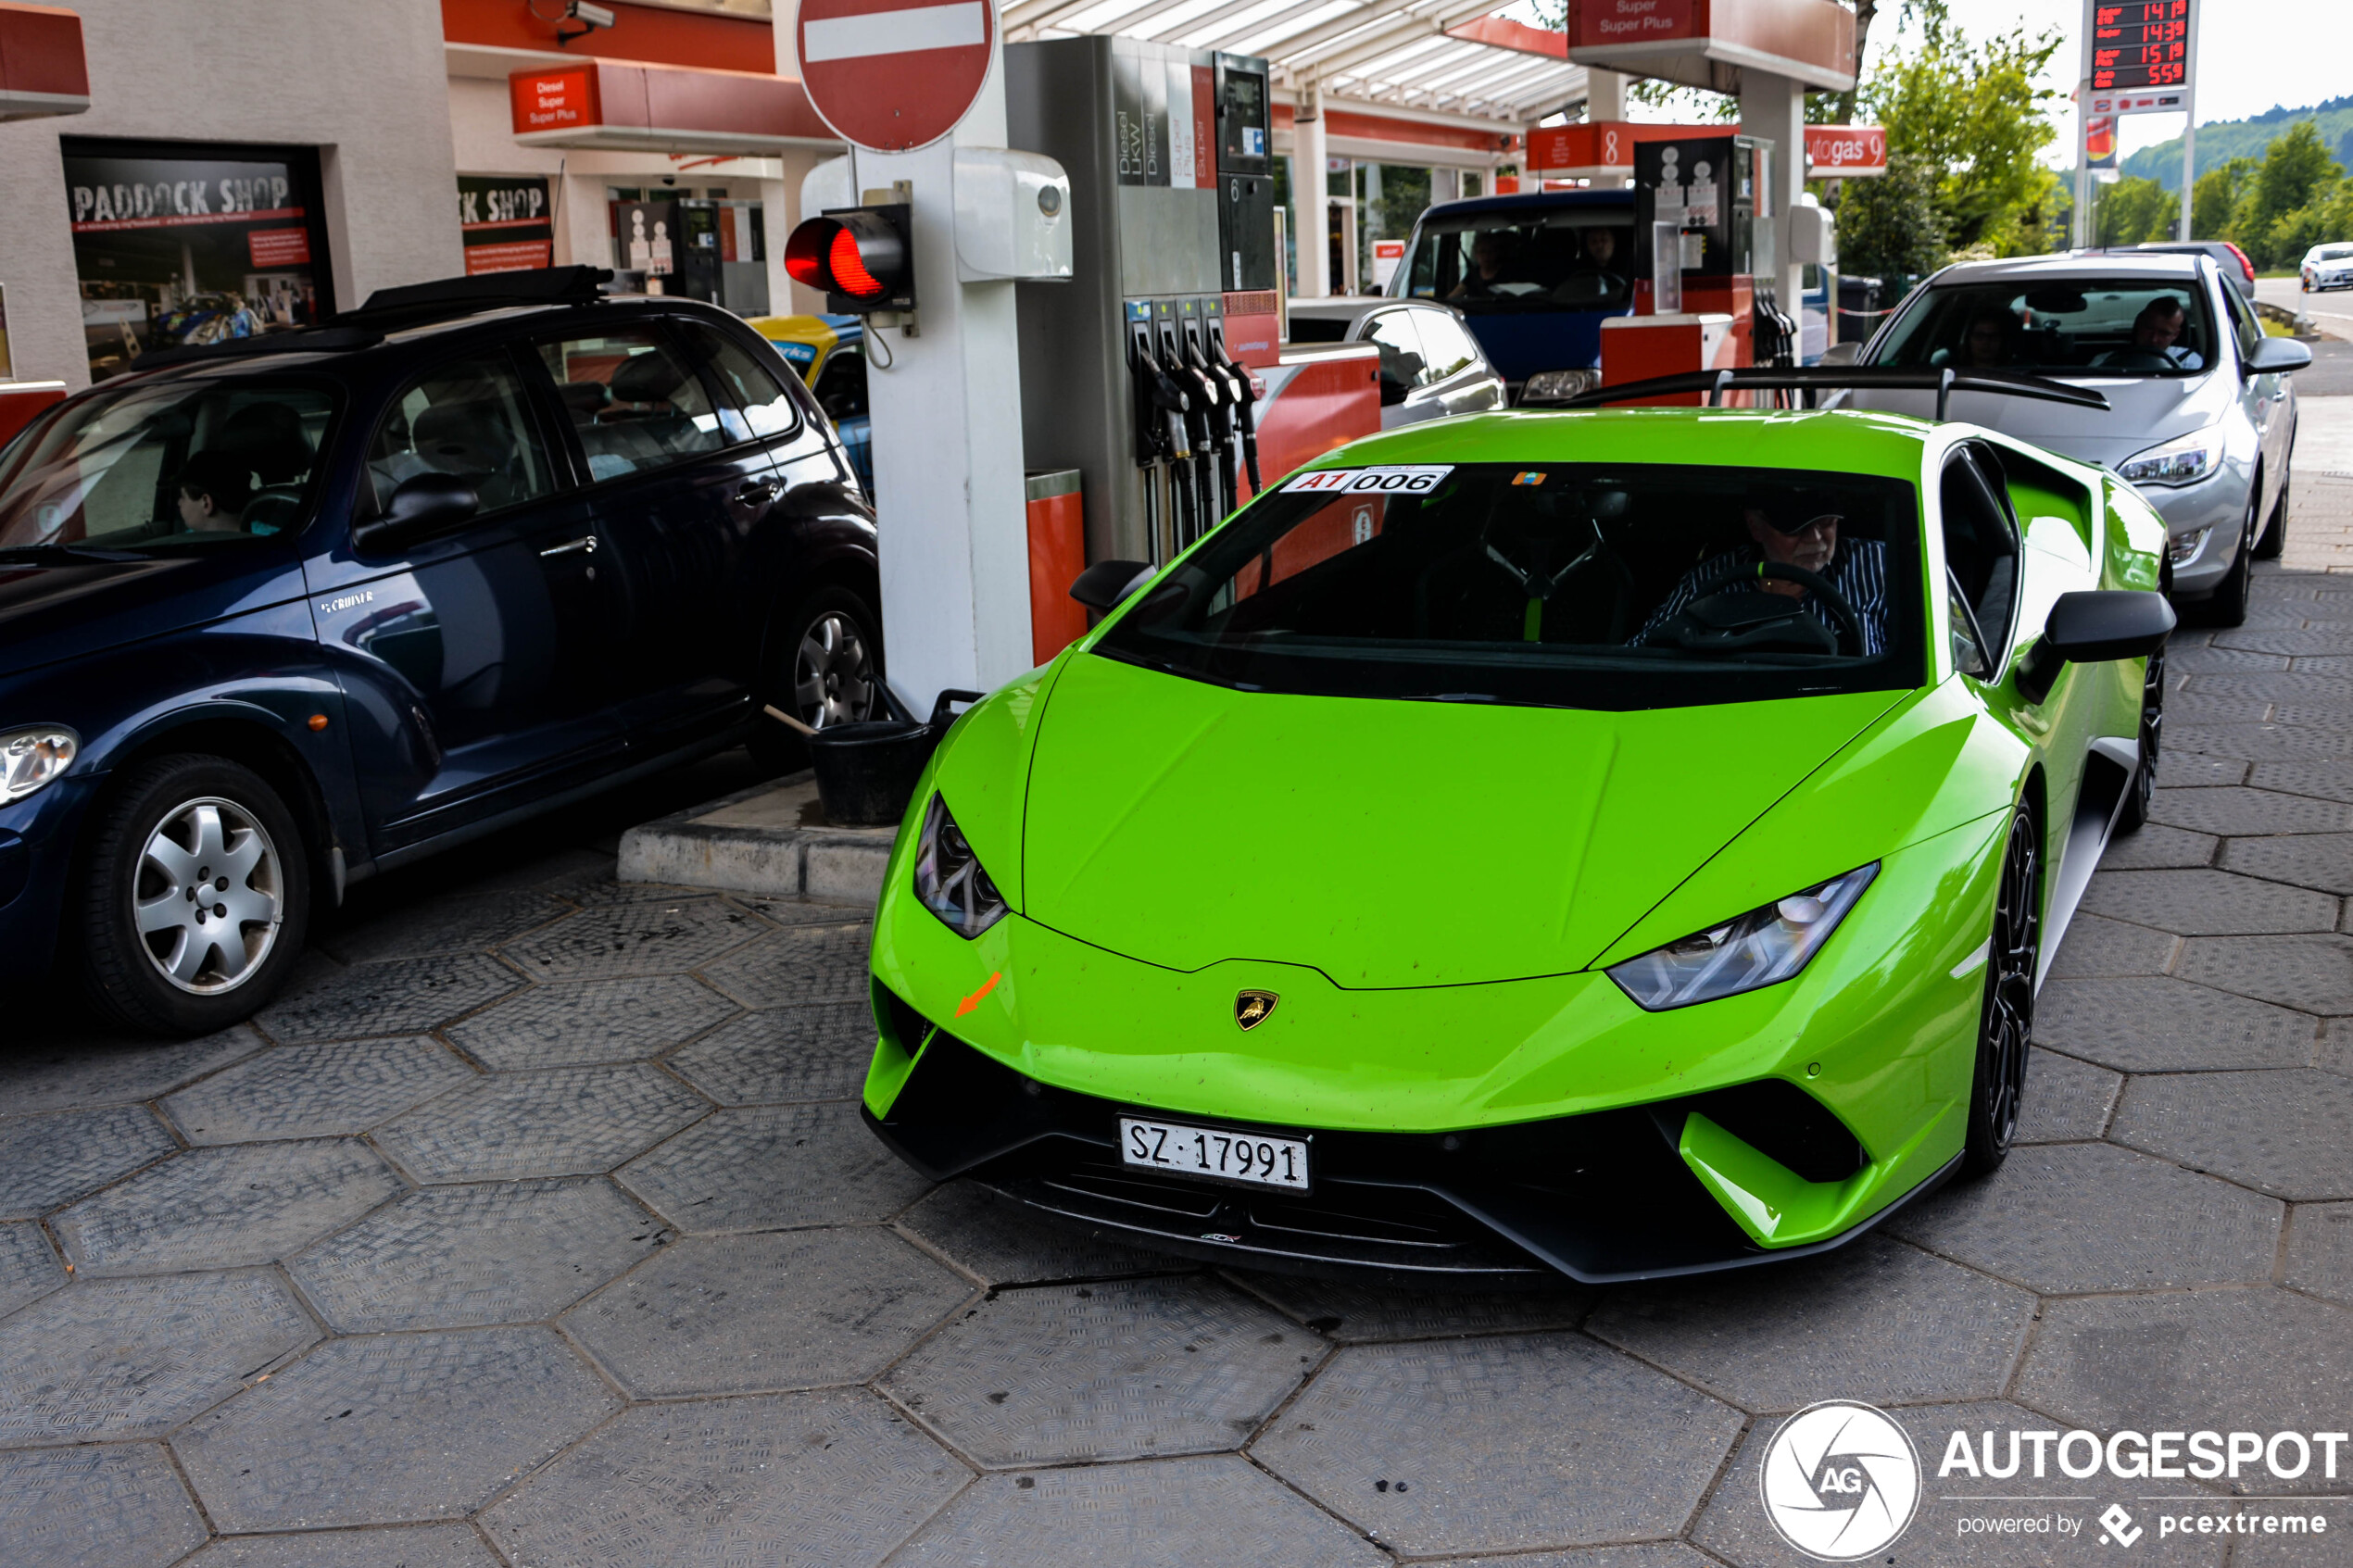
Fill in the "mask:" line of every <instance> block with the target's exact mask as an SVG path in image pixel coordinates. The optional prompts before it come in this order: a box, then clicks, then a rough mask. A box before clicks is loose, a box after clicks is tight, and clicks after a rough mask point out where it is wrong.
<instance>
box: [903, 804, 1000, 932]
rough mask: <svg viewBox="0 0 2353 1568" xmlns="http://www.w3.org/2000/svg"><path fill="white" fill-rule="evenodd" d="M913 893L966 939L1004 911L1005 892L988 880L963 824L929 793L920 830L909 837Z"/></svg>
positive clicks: (986, 928) (997, 918)
mask: <svg viewBox="0 0 2353 1568" xmlns="http://www.w3.org/2000/svg"><path fill="white" fill-rule="evenodd" d="M915 897H918V898H920V899H922V900H923V901H924V908H925V909H929V910H930V911H931V912H932V913H933V914H936V915H937V916H938V917H939V919H940V922H941V923H942V924H944V925H946V926H947V927H948V929H949V930H950V931H952V932H954V933H955V934H956V935H959V936H962V937H963V938H964V939H965V940H966V941H970V940H971V939H972V938H973V937H975V936H977V935H980V934H981V933H982V932H984V931H986V930H988V928H989V927H990V926H992V925H995V924H996V923H997V922H999V921H1000V920H1002V919H1004V917H1005V896H1004V895H1003V894H1001V893H1000V892H998V891H997V884H995V883H993V882H991V881H989V880H988V871H987V870H986V869H984V868H983V867H982V865H981V863H980V857H979V856H978V855H976V854H975V853H974V852H973V847H972V845H971V844H970V843H968V842H966V840H965V838H964V830H963V829H962V828H960V827H958V826H957V825H956V819H955V818H954V817H952V816H950V815H949V813H948V801H947V797H944V796H938V795H935V796H933V797H931V805H930V807H929V809H926V810H925V812H924V831H923V835H922V836H921V837H920V838H918V839H917V840H916V841H915Z"/></svg>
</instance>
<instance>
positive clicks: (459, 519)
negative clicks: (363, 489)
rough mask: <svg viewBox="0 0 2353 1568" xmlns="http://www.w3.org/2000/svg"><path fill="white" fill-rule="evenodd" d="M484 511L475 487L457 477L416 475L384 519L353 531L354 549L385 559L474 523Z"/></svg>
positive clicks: (407, 481) (405, 484) (394, 496)
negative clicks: (388, 555) (462, 524)
mask: <svg viewBox="0 0 2353 1568" xmlns="http://www.w3.org/2000/svg"><path fill="white" fill-rule="evenodd" d="M480 510H482V497H481V496H480V495H476V494H475V493H474V487H473V486H472V485H471V484H469V483H466V482H465V481H464V480H462V479H460V478H459V477H458V476H457V475H456V474H454V473H420V474H413V475H411V476H410V477H409V478H408V479H405V480H403V481H402V482H401V483H400V488H399V489H397V490H395V491H394V492H393V493H392V499H391V500H390V501H388V502H386V503H385V504H384V515H383V516H382V517H375V518H370V519H369V520H368V521H365V522H362V523H359V524H358V525H356V526H355V527H354V528H353V529H352V531H351V545H352V548H354V549H356V550H358V551H359V552H360V553H361V554H363V555H385V554H389V553H390V552H392V551H395V550H399V549H405V548H406V547H407V546H410V545H413V544H415V543H416V542H417V541H418V540H420V539H429V538H431V537H432V536H433V535H434V534H436V533H444V532H446V531H447V530H449V529H452V528H456V527H458V526H459V524H460V523H464V522H468V521H472V518H473V515H474V514H475V513H476V512H478V511H480Z"/></svg>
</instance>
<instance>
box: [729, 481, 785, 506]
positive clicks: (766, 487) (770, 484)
mask: <svg viewBox="0 0 2353 1568" xmlns="http://www.w3.org/2000/svg"><path fill="white" fill-rule="evenodd" d="M784 488H785V487H784V486H783V485H782V484H780V483H777V482H776V481H774V480H773V479H748V480H746V481H744V483H743V487H742V488H741V489H739V490H737V491H736V500H738V501H740V502H742V503H743V504H744V505H745V506H747V507H757V506H761V505H762V504H764V503H766V502H769V501H773V500H774V499H775V498H776V497H777V496H778V495H780V494H782V493H783V491H784Z"/></svg>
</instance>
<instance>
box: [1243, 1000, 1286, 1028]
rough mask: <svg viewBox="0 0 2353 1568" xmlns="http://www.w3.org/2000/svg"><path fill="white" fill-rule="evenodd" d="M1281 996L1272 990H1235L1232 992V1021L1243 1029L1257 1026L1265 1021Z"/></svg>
mask: <svg viewBox="0 0 2353 1568" xmlns="http://www.w3.org/2000/svg"><path fill="white" fill-rule="evenodd" d="M1281 1000H1282V997H1278V996H1277V995H1275V993H1274V992H1272V991H1237V992H1235V993H1234V1022H1236V1023H1238V1024H1239V1025H1241V1027H1242V1028H1243V1029H1244V1030H1245V1031H1248V1030H1252V1029H1255V1028H1257V1027H1258V1026H1259V1025H1260V1024H1262V1023H1264V1022H1266V1020H1267V1018H1268V1017H1269V1016H1271V1015H1272V1014H1273V1012H1274V1010H1275V1004H1276V1003H1277V1002H1279V1001H1281Z"/></svg>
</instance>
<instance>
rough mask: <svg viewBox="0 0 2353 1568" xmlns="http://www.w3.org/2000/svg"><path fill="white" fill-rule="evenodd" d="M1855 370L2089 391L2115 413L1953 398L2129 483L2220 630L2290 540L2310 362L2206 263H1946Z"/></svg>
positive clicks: (2184, 585)
mask: <svg viewBox="0 0 2353 1568" xmlns="http://www.w3.org/2000/svg"><path fill="white" fill-rule="evenodd" d="M2311 362H2312V351H2311V350H2310V349H2309V348H2307V347H2305V346H2304V345H2302V344H2300V343H2297V342H2296V341H2295V340H2294V339H2293V338H2277V337H2267V336H2265V335H2264V332H2263V328H2262V324H2261V322H2260V321H2259V320H2258V319H2257V317H2256V315H2255V311H2254V309H2253V307H2250V306H2249V305H2248V304H2247V302H2246V300H2245V299H2244V298H2242V297H2241V296H2240V295H2239V292H2238V291H2237V290H2236V289H2234V288H2232V287H2230V286H2229V285H2228V284H2227V283H2225V282H2223V280H2222V278H2221V274H2220V273H2219V272H2218V271H2217V270H2216V269H2215V265H2214V263H2213V261H2212V260H2211V259H2209V258H2208V257H2204V256H2196V255H2191V256H2183V255H2168V254H2151V253H2139V254H2133V255H2122V254H2118V253H2115V252H2110V253H2108V254H2107V255H2082V256H2045V257H2027V258H2022V259H2020V260H2015V261H1976V262H1965V263H1962V264H1960V265H1958V266H1953V267H1947V268H1945V269H1944V270H1943V271H1941V272H1938V273H1936V274H1935V275H1934V276H1932V277H1931V278H1930V279H1929V280H1928V282H1925V283H1923V284H1922V285H1921V286H1920V287H1919V288H1918V289H1916V290H1914V291H1913V293H1912V295H1911V296H1910V297H1909V298H1908V299H1906V300H1905V302H1904V303H1903V305H1902V306H1901V307H1898V308H1897V310H1896V311H1895V313H1894V315H1893V316H1891V317H1889V318H1888V320H1886V321H1885V322H1884V323H1883V324H1882V325H1881V327H1880V330H1879V331H1878V332H1875V333H1873V334H1872V336H1871V340H1870V341H1869V343H1867V344H1865V345H1863V347H1862V349H1861V351H1860V353H1859V354H1858V355H1856V363H1858V364H1863V365H1882V366H1901V367H1905V368H1906V369H1912V370H1930V369H1934V368H1937V367H1941V366H1947V365H1949V366H1951V367H1953V368H1954V369H1956V370H1963V369H1971V368H1978V369H2002V370H2022V371H2027V372H2030V373H2032V374H2035V375H2042V376H2050V377H2053V378H2055V379H2057V380H2060V381H2065V382H2070V383H2075V384H2077V385H2080V386H2085V387H2090V388H2092V389H2093V390H2095V391H2097V392H2099V393H2101V394H2103V395H2106V397H2107V398H2108V410H2107V411H2106V412H2100V411H2098V410H2095V409H2090V408H2070V407H2068V406H2066V405H2064V404H2056V403H2041V402H2030V401H2028V400H2026V399H2024V398H2013V397H2003V396H1999V395H1994V394H1991V393H1966V392H1964V393H1956V394H1954V395H1953V398H1952V403H1951V407H1950V409H1949V413H1950V415H1951V417H1952V418H1954V419H1957V420H1968V421H1969V422H1970V423H1972V424H1981V425H1985V426H1989V427H1991V428H1992V429H1994V430H1998V431H2001V432H2002V433H2005V434H2007V435H2015V436H2018V437H2020V438H2021V439H2023V440H2027V441H2032V442H2033V443H2034V444H2035V445H2040V446H2046V447H2048V448H2050V449H2051V450H2052V451H2054V452H2057V453H2060V454H2061V455H2063V456H2066V457H2070V458H2078V459H2080V460H2082V461H2083V462H2089V463H2097V464H2099V465H2101V466H2102V467H2104V468H2108V469H2111V470H2114V471H2115V472H2117V473H2118V474H2120V475H2121V476H2122V477H2123V478H2125V479H2128V480H2130V481H2132V482H2133V484H2134V486H2136V487H2137V488H2138V489H2139V490H2140V492H2141V494H2142V495H2144V496H2145V497H2146V498H2147V499H2148V501H2149V502H2150V504H2152V505H2153V506H2155V507H2156V508H2157V509H2158V511H2159V512H2161V513H2163V514H2164V517H2165V521H2166V526H2167V529H2168V531H2169V532H2170V533H2171V535H2172V546H2171V551H2170V552H2169V555H2170V561H2169V566H2170V570H2171V593H2172V596H2173V597H2174V598H2175V599H2176V600H2177V601H2180V602H2182V603H2183V604H2185V605H2186V604H2189V603H2193V602H2195V603H2196V604H2198V605H2199V607H2200V608H2201V609H2202V611H2203V614H2204V618H2205V619H2206V620H2207V621H2208V622H2210V623H2212V624H2217V625H2225V626H2235V625H2237V624H2238V623H2239V622H2240V621H2243V620H2244V619H2246V596H2247V580H2248V571H2249V566H2250V563H2251V562H2252V561H2253V560H2255V559H2258V558H2270V557H2272V556H2276V555H2278V554H2279V552H2280V547H2281V546H2282V545H2284V543H2285V542H2286V538H2287V495H2288V458H2289V453H2290V452H2291V450H2292V449H2293V447H2294V445H2295V441H2296V389H2295V386H2294V384H2293V383H2292V381H2291V378H2290V375H2289V372H2290V371H2293V370H2300V369H2302V368H2303V367H2304V366H2306V365H2309V364H2310V363H2311ZM1844 401H1845V403H1846V406H1848V407H1850V408H1885V409H1889V410H1892V411H1894V412H1900V413H1906V414H1919V415H1922V416H1926V415H1929V414H1931V413H1932V412H1933V411H1934V407H1935V395H1934V394H1932V393H1918V392H1880V391H1857V392H1854V393H1851V394H1847V395H1845V398H1844Z"/></svg>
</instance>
